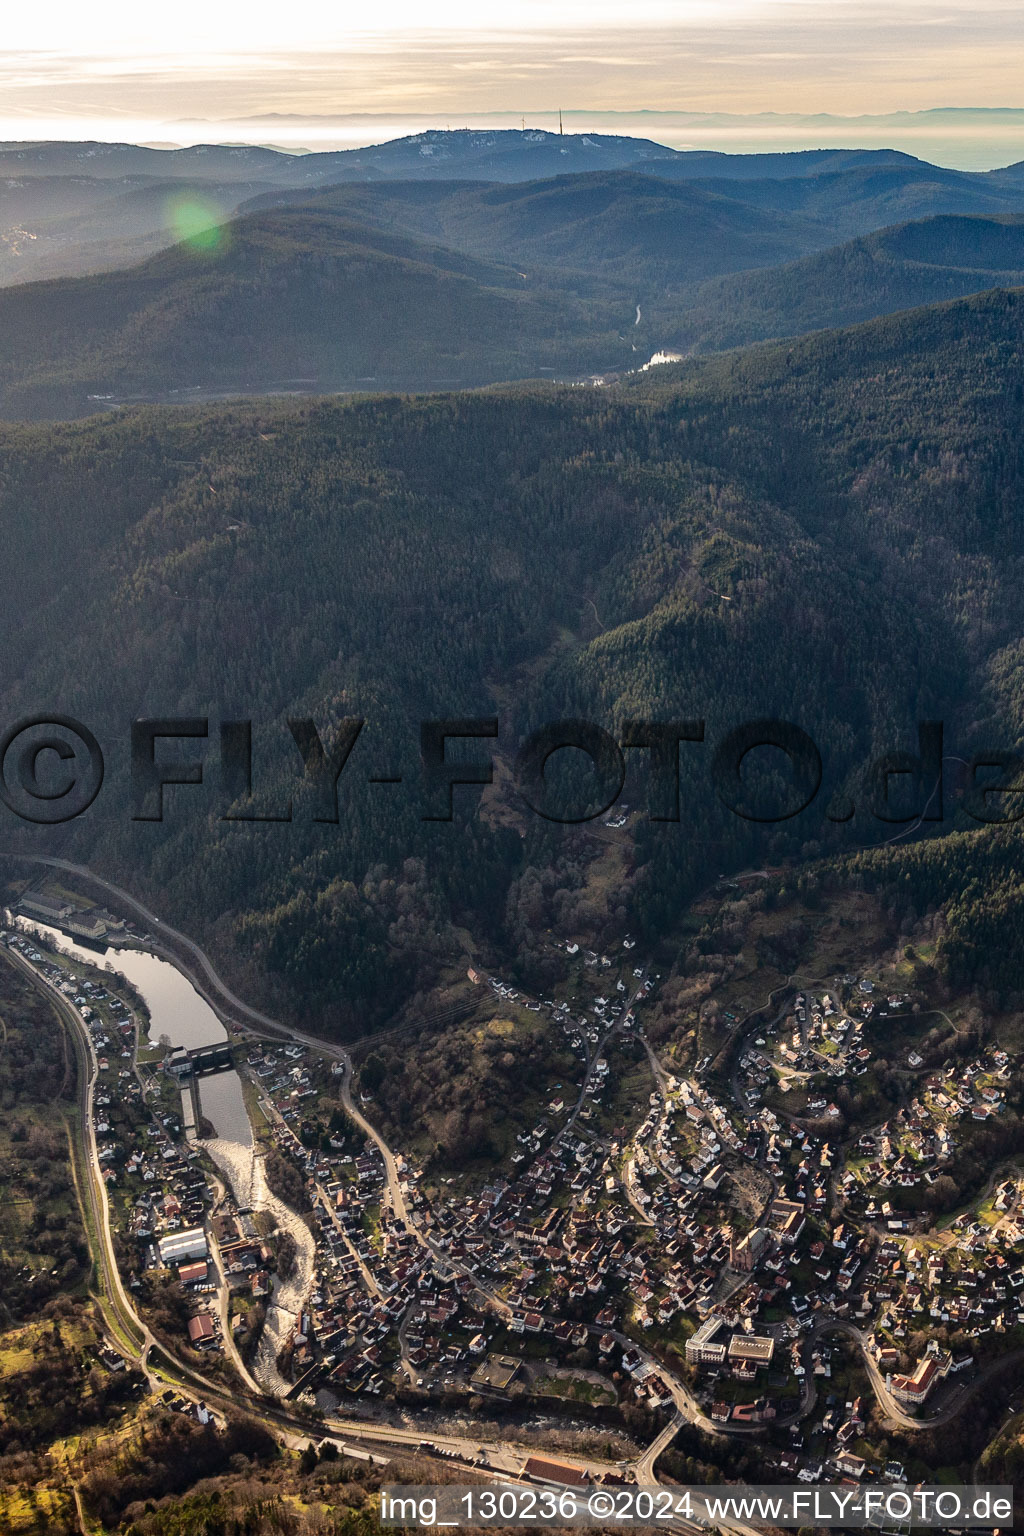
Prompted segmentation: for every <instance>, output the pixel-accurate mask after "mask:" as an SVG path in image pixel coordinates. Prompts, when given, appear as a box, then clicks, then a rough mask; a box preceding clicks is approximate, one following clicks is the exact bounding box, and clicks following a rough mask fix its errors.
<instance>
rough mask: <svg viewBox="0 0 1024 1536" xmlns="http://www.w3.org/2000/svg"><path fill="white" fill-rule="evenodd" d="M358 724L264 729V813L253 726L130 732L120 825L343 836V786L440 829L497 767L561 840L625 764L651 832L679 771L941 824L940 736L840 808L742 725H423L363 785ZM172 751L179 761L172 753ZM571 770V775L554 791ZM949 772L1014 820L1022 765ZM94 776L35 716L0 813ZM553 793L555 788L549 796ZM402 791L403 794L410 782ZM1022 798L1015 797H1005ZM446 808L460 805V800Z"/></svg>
mask: <svg viewBox="0 0 1024 1536" xmlns="http://www.w3.org/2000/svg"><path fill="white" fill-rule="evenodd" d="M365 725H366V721H365V719H363V718H360V717H356V716H351V717H345V718H343V719H341V720H337V721H335V722H334V723H333V725H332V726H331V727H330V728H323V729H321V728H320V727H318V725H317V723H316V722H315V721H314V720H313V719H311V718H309V717H306V716H288V717H287V719H286V720H285V721H284V722H283V724H282V723H277V724H268V725H266V726H264V727H262V729H263V730H264V731H266V732H267V733H268V734H271V735H273V734H274V733H276V736H277V738H279V739H278V742H277V745H278V746H280V745H281V744H282V742H284V741H287V743H288V748H289V755H288V758H287V761H288V762H289V763H290V764H291V767H290V768H289V769H288V772H290V773H292V774H293V777H294V785H293V793H290V792H289V789H288V787H287V786H285V787H284V789H283V792H282V784H281V780H280V776H279V775H278V776H276V777H275V793H277V794H279V795H280V796H281V798H280V800H279V801H278V802H277V803H276V804H273V805H270V806H268V805H267V804H266V803H265V799H264V798H261V797H258V796H257V794H256V791H255V790H254V785H253V725H252V722H251V721H249V720H220V721H218V722H216V723H215V724H214V725H211V722H210V720H209V719H208V718H205V717H200V716H196V717H163V718H145V719H136V720H133V721H132V722H131V725H130V727H129V729H128V731H127V733H126V734H127V745H128V754H127V777H128V783H129V786H130V794H129V798H130V808H129V815H130V817H131V819H132V820H133V821H137V822H161V821H163V819H164V815H165V811H166V810H167V808H168V802H169V801H170V800H171V799H172V798H173V797H172V796H171V795H170V794H169V793H168V792H169V791H171V790H174V793H175V795H177V794H181V793H184V792H185V787H186V786H191V790H190V793H194V792H200V793H205V794H207V795H211V794H212V795H214V796H217V797H218V800H219V808H216V807H215V805H214V803H213V802H212V801H211V803H210V809H211V810H214V809H216V813H217V814H218V815H219V816H220V818H221V819H222V820H223V821H226V822H231V821H237V822H246V823H264V824H269V825H273V824H281V823H285V824H287V823H290V822H292V821H293V820H295V821H297V820H300V819H304V820H307V821H312V822H322V823H334V824H337V823H339V822H340V821H341V820H342V812H343V807H344V795H343V791H344V786H345V784H346V783H347V782H349V781H350V780H351V779H352V778H354V777H360V776H361V777H362V779H363V781H364V782H366V783H369V784H377V785H396V786H398V785H403V784H407V785H408V784H411V786H412V790H413V793H414V794H416V796H417V797H418V814H419V816H420V818H421V819H422V820H423V821H429V822H450V821H452V820H453V819H454V818H455V813H456V806H457V801H459V800H462V799H463V798H464V797H466V796H467V795H468V794H469V792H470V791H471V790H472V789H473V788H475V789H477V790H480V789H483V788H485V787H486V786H488V785H491V784H493V783H494V781H495V755H496V753H498V752H499V751H500V752H501V753H502V754H503V755H506V756H507V758H508V759H509V760H510V761H511V763H512V785H513V787H514V792H515V794H516V796H517V797H518V799H519V800H520V802H521V803H522V805H523V806H525V807H526V808H528V809H529V810H530V811H532V812H534V813H535V814H536V815H538V816H540V817H542V818H544V819H545V820H547V821H552V822H560V823H563V824H567V825H572V824H578V823H582V822H587V821H592V820H594V819H596V818H597V817H600V816H603V815H605V814H606V813H607V812H608V811H609V810H611V808H612V807H613V806H614V805H615V804H616V802H617V801H618V800H619V797H620V795H621V794H622V791H623V788H624V786H625V783H626V772H627V756H629V757H632V758H634V759H635V760H637V761H638V762H639V764H640V765H641V767H642V770H643V771H642V774H641V775H640V782H641V785H642V789H641V793H642V799H643V803H642V805H641V812H642V813H645V814H646V816H647V818H648V819H649V820H650V821H653V822H678V821H680V820H681V819H682V806H683V800H684V796H683V794H682V792H681V772H680V768H681V764H682V763H685V764H686V785H687V793H688V795H692V794H693V792H694V786H695V785H696V784H699V782H700V779H701V777H702V776H704V775H706V780H707V783H708V784H709V786H710V788H711V790H712V791H713V793H714V795H715V796H716V797H717V799H718V800H719V801H720V802H721V804H722V805H724V806H725V807H726V808H727V809H728V810H729V811H731V812H732V813H733V814H734V815H736V816H739V817H742V818H743V819H744V820H747V821H754V822H764V823H775V822H782V821H789V820H792V818H793V817H795V816H799V815H801V814H802V813H804V812H806V811H807V810H808V809H809V808H811V807H812V806H814V805H815V804H816V802H817V803H820V804H822V814H823V815H824V817H825V818H826V819H827V820H829V821H832V822H846V821H849V820H850V819H851V818H852V817H853V816H854V815H855V814H857V813H864V814H867V815H869V816H871V817H873V818H875V819H877V820H879V821H882V822H886V823H889V824H902V823H907V822H915V821H916V822H937V821H942V820H943V818H944V815H945V814H946V809H947V805H946V795H945V793H944V782H943V765H944V763H946V762H948V761H949V760H950V758H951V754H949V753H947V752H945V751H944V747H943V727H942V725H941V723H940V722H937V721H925V722H922V723H920V724H918V726H917V750H916V752H911V751H892V752H886V753H883V754H881V755H879V756H877V757H875V758H874V759H873V760H872V761H871V762H870V763H868V764H867V766H866V768H865V770H864V771H863V772H862V773H861V774H860V775H859V777H858V799H857V802H856V804H855V803H854V800H853V799H852V798H851V796H850V795H849V794H847V793H845V792H842V793H838V792H833V793H832V794H831V795H830V796H828V797H826V796H824V795H822V786H823V783H824V780H825V766H824V764H823V760H822V754H821V752H820V751H819V749H818V747H817V745H816V744H815V742H814V740H813V738H812V737H811V736H810V735H809V734H808V733H807V731H805V730H803V729H802V727H800V726H799V725H795V724H793V723H792V722H790V721H785V720H778V719H773V718H765V719H759V720H749V721H745V722H743V723H741V724H739V725H736V726H733V727H732V728H731V729H729V730H728V731H726V732H725V733H724V734H722V735H721V736H720V737H719V739H718V740H717V741H715V742H711V741H708V740H707V739H706V732H705V722H704V721H703V720H625V721H623V723H622V725H621V727H620V728H619V729H618V731H617V732H613V731H611V730H609V729H607V728H606V727H604V726H601V725H596V724H594V723H593V722H591V721H587V720H576V719H571V720H559V721H555V722H552V723H550V724H547V725H542V726H539V727H538V728H537V729H536V730H533V731H531V732H530V733H529V734H528V735H527V736H526V737H525V739H524V740H522V741H521V742H516V743H509V742H507V741H506V740H505V739H504V738H503V735H502V733H501V731H500V728H499V720H498V718H497V717H473V718H452V719H431V720H424V721H422V722H421V724H420V728H419V761H418V766H417V770H416V773H415V774H413V775H402V774H399V773H394V772H379V771H374V769H373V765H372V764H371V763H370V762H369V760H368V757H367V755H366V753H365V752H364V753H362V754H361V752H360V750H359V748H360V738H361V736H362V734H363V727H364V726H365ZM172 744H176V745H172ZM566 754H571V772H570V773H568V774H565V773H563V774H562V775H561V778H560V779H559V775H558V773H557V765H556V760H557V762H558V763H560V764H561V766H562V768H563V769H564V768H565V767H566V765H567V758H566ZM956 761H957V762H958V763H959V764H960V765H961V768H962V769H963V772H962V773H961V774H960V778H959V787H958V793H957V795H956V797H955V798H956V806H957V808H959V809H961V810H963V811H964V812H965V813H966V814H967V815H968V816H970V817H972V818H973V819H974V820H975V821H978V822H984V823H989V824H999V823H1005V822H1010V821H1016V820H1018V819H1019V818H1020V817H1021V816H1022V815H1024V782H1022V781H1024V759H1022V758H1021V757H1019V756H1018V755H1017V754H1015V753H1013V752H1008V751H1004V750H1002V749H999V748H991V749H982V750H979V751H976V752H975V753H974V754H973V756H971V757H970V758H969V759H964V758H960V757H958V758H957V759H956ZM104 777H105V761H104V753H103V749H102V748H101V746H100V742H99V740H98V737H97V735H96V734H95V733H94V732H93V731H92V730H90V729H89V728H88V727H87V726H85V725H83V724H82V723H81V721H78V720H75V719H72V718H71V717H70V716H68V715H63V714H58V713H52V714H49V715H44V714H39V715H33V716H30V717H27V718H25V719H22V720H19V721H18V722H16V723H15V724H14V725H12V726H10V727H9V728H8V730H7V731H6V732H5V733H4V736H3V738H2V740H0V800H2V801H3V803H4V805H5V806H6V807H7V809H8V810H9V811H11V812H12V813H13V814H14V815H15V816H17V817H18V818H19V819H21V820H23V821H28V822H34V823H37V824H44V825H54V824H58V823H62V822H68V821H72V820H74V819H75V818H76V817H78V816H81V815H82V814H83V813H84V812H85V811H87V810H88V809H89V807H90V806H92V805H93V804H94V803H95V801H96V799H97V797H98V796H99V794H100V791H101V789H102V788H103V784H104ZM556 780H557V781H558V782H555V781H556ZM414 781H415V782H414ZM1018 786H1020V787H1018ZM457 792H458V793H457Z"/></svg>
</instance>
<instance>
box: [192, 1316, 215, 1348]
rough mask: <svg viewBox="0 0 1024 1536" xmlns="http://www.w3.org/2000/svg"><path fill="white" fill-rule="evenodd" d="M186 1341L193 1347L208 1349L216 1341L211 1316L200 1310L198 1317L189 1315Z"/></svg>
mask: <svg viewBox="0 0 1024 1536" xmlns="http://www.w3.org/2000/svg"><path fill="white" fill-rule="evenodd" d="M188 1341H189V1343H190V1344H191V1345H192V1348H193V1349H209V1348H211V1346H212V1345H213V1344H215V1343H216V1338H215V1336H214V1331H213V1318H212V1317H208V1316H207V1314H206V1313H205V1312H200V1313H199V1315H198V1317H190V1318H189V1320H188Z"/></svg>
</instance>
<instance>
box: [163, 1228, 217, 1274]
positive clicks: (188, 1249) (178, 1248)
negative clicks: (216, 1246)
mask: <svg viewBox="0 0 1024 1536" xmlns="http://www.w3.org/2000/svg"><path fill="white" fill-rule="evenodd" d="M159 1248H160V1262H161V1263H162V1264H164V1265H165V1266H166V1268H168V1269H170V1267H171V1266H172V1265H173V1264H184V1263H185V1262H186V1261H187V1260H189V1259H206V1258H209V1256H210V1250H209V1247H208V1245H207V1241H206V1233H205V1232H204V1231H203V1229H202V1227H189V1229H188V1231H187V1232H169V1233H168V1234H167V1236H166V1237H162V1238H161V1239H160V1243H159Z"/></svg>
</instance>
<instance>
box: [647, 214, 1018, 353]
mask: <svg viewBox="0 0 1024 1536" xmlns="http://www.w3.org/2000/svg"><path fill="white" fill-rule="evenodd" d="M1021 283H1024V216H1021V215H1016V216H1014V217H1002V218H966V217H949V216H945V217H941V218H934V219H923V220H921V221H920V222H917V223H913V224H901V225H897V226H896V227H895V228H894V229H883V230H879V231H878V233H876V234H872V235H864V236H862V237H861V238H860V239H857V240H851V241H849V242H848V243H847V244H846V245H840V246H836V247H834V248H833V249H831V250H828V251H822V252H821V253H820V254H816V255H814V256H807V257H804V258H803V259H802V260H800V261H794V262H789V263H787V264H786V265H784V266H780V267H772V268H771V269H768V270H765V271H757V272H742V273H737V274H735V275H732V276H729V277H722V278H717V279H714V280H712V281H710V282H708V283H705V284H704V285H703V286H702V287H701V289H700V291H699V292H698V293H697V295H696V296H695V298H694V301H693V305H692V308H690V309H689V310H688V311H687V312H686V314H685V315H684V316H683V317H682V318H681V320H680V323H679V327H678V329H677V330H676V331H675V332H674V333H672V334H670V336H669V338H668V339H670V340H671V341H672V342H673V343H674V345H675V346H677V347H684V348H686V349H687V350H688V351H700V352H710V351H720V350H722V349H723V348H726V347H737V346H743V345H745V344H746V343H748V342H752V341H762V340H764V339H765V338H767V337H771V336H795V335H799V334H800V333H801V332H804V331H812V330H819V329H826V328H828V327H834V326H840V325H849V324H853V323H855V322H856V321H858V320H867V319H871V318H872V317H873V316H875V315H883V314H889V313H891V312H892V311H895V310H899V309H911V308H914V307H915V306H918V305H922V304H929V303H935V302H939V301H941V300H943V299H950V298H958V297H960V296H962V295H964V294H968V293H977V292H979V291H981V290H982V289H985V288H995V287H1015V286H1017V285H1019V284H1021Z"/></svg>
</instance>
